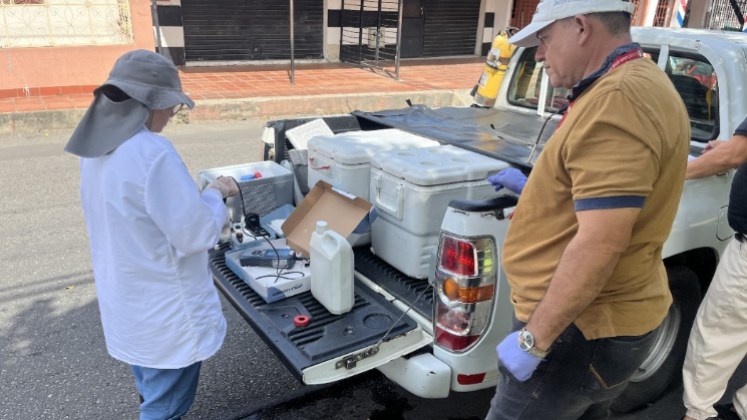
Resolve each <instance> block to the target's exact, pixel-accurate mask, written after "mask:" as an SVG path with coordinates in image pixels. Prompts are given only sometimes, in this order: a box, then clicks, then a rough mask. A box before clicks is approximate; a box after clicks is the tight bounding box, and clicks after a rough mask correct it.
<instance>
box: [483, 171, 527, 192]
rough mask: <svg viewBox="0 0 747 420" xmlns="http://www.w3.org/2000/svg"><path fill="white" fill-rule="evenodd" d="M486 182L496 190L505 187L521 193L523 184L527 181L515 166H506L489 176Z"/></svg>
mask: <svg viewBox="0 0 747 420" xmlns="http://www.w3.org/2000/svg"><path fill="white" fill-rule="evenodd" d="M488 182H490V184H491V185H492V186H494V187H495V190H496V191H498V190H500V189H501V188H504V187H505V188H506V189H507V190H509V191H512V192H514V193H516V194H521V192H522V191H523V190H524V185H525V184H526V183H527V177H526V175H524V174H523V173H522V172H521V171H520V170H518V169H516V168H508V169H504V170H502V171H500V172H498V173H497V174H495V175H493V176H489V177H488Z"/></svg>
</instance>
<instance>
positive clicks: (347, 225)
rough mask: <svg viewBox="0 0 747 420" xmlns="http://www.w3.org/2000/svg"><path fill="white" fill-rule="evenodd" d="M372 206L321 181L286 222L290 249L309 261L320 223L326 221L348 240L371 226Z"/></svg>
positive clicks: (284, 226)
mask: <svg viewBox="0 0 747 420" xmlns="http://www.w3.org/2000/svg"><path fill="white" fill-rule="evenodd" d="M371 207H372V204H371V203H370V202H368V201H366V200H364V199H362V198H360V197H356V196H354V195H351V194H348V193H346V192H344V191H341V190H338V189H336V188H333V187H332V186H331V185H330V184H328V183H326V182H324V181H319V182H317V184H316V185H315V186H314V188H312V189H311V191H309V193H308V194H307V195H306V197H305V198H304V199H303V201H302V202H301V203H300V204H299V205H298V207H297V208H296V210H295V211H294V212H293V213H292V214H291V215H290V217H288V219H287V220H286V221H285V223H283V226H282V229H283V233H285V237H286V239H287V243H288V246H289V247H290V248H291V249H293V250H294V251H296V253H297V254H299V255H302V256H304V257H307V258H308V256H309V254H310V253H309V248H310V247H311V234H312V233H313V232H314V230H315V229H316V222H318V221H320V220H324V221H325V222H327V226H328V227H329V229H331V230H334V231H335V232H337V233H339V234H340V235H341V236H342V237H344V238H348V237H349V236H350V234H351V233H353V231H360V230H361V226H359V225H361V224H367V223H369V220H370V219H371V216H370V215H369V212H370V211H371ZM348 240H349V241H350V240H351V239H350V238H349V239H348Z"/></svg>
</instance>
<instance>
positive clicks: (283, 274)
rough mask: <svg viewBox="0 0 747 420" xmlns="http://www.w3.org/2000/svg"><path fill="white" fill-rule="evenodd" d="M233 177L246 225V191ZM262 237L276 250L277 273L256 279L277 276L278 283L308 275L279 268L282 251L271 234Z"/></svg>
mask: <svg viewBox="0 0 747 420" xmlns="http://www.w3.org/2000/svg"><path fill="white" fill-rule="evenodd" d="M231 179H233V180H234V182H236V187H237V188H238V190H239V199H240V200H241V210H242V212H243V213H244V225H246V203H245V202H244V192H243V191H241V184H239V182H238V181H236V178H234V177H231ZM252 233H254V232H252ZM261 237H262V238H264V240H265V241H267V243H268V244H270V246H271V247H272V250H273V251H275V270H276V273H275V275H272V274H267V275H264V276H259V277H255V280H259V279H264V278H269V277H275V281H273V283H277V282H278V280H280V279H285V280H300V279H302V278H304V277H305V276H306V273H304V272H303V271H286V272H283V271H284V270H285V268H279V267H280V253H279V252H278V250H277V248H275V244H273V243H272V241H271V240H270V238H269V235H261ZM288 274H300V275H301V277H296V278H291V277H287V275H288Z"/></svg>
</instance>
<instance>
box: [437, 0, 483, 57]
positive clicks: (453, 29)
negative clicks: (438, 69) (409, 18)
mask: <svg viewBox="0 0 747 420" xmlns="http://www.w3.org/2000/svg"><path fill="white" fill-rule="evenodd" d="M479 21H480V0H459V1H454V0H425V17H424V32H423V57H447V56H452V55H473V54H474V53H475V43H476V42H477V27H478V25H479Z"/></svg>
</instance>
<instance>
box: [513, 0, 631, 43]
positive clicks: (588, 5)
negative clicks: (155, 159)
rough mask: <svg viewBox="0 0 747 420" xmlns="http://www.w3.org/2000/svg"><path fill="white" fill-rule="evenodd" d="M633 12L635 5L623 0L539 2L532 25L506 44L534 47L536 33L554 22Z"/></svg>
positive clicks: (546, 0)
mask: <svg viewBox="0 0 747 420" xmlns="http://www.w3.org/2000/svg"><path fill="white" fill-rule="evenodd" d="M634 11H635V4H633V3H631V2H629V1H625V0H541V1H540V2H539V4H538V5H537V10H536V11H535V12H534V16H533V17H532V23H530V24H529V25H528V26H526V27H525V28H524V29H522V30H520V31H519V32H517V33H516V35H514V36H512V37H511V39H509V40H508V42H510V43H512V44H514V45H516V46H517V47H536V46H537V45H539V39H538V38H537V32H539V31H541V30H542V28H545V27H546V26H548V25H550V24H551V23H553V22H555V21H556V20H560V19H565V18H567V17H571V16H576V15H586V14H589V13H602V12H627V13H630V14H631V15H632V14H633V12H634Z"/></svg>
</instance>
